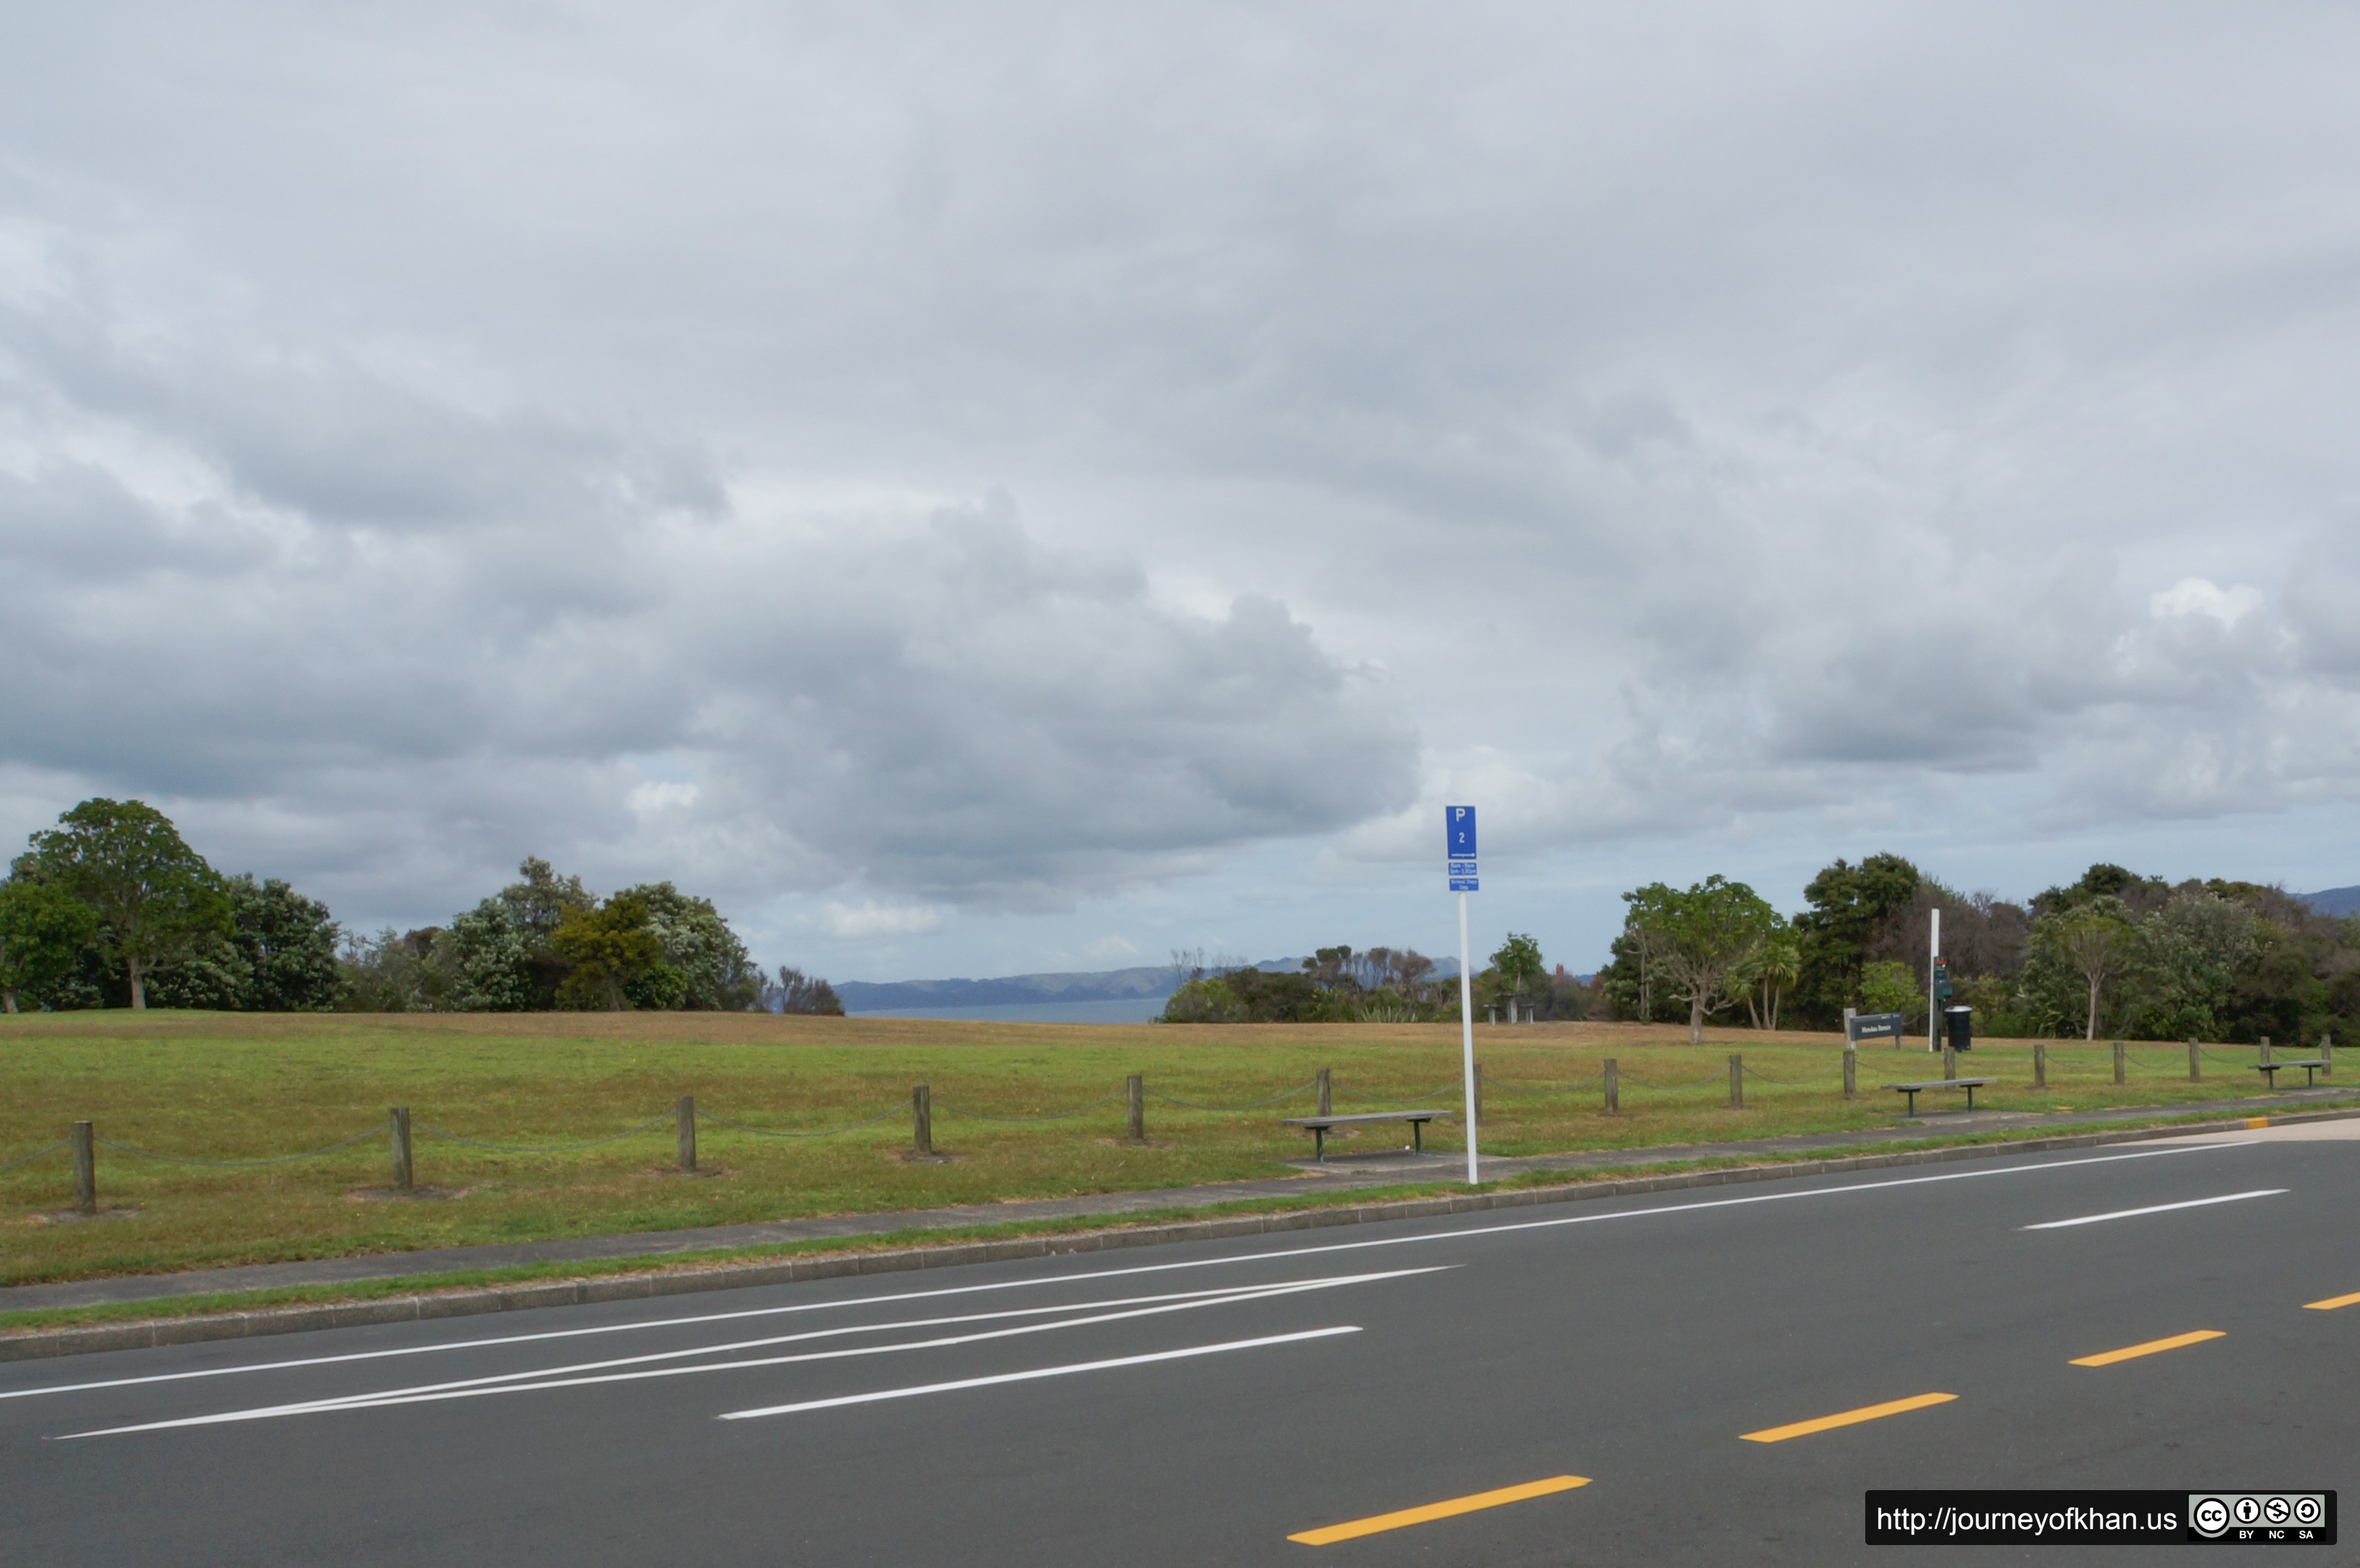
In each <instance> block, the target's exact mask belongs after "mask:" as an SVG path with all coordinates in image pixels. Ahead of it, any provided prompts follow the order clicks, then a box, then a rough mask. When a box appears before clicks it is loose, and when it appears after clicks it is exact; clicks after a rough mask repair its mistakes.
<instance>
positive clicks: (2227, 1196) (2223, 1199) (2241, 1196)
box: [2024, 1187, 2288, 1230]
mask: <svg viewBox="0 0 2360 1568" xmlns="http://www.w3.org/2000/svg"><path fill="white" fill-rule="evenodd" d="M2287 1192H2288V1189H2287V1188H2284V1187H2264V1188H2261V1189H2259V1190H2257V1191H2256V1192H2224V1193H2223V1194H2222V1195H2221V1196H2220V1197H2217V1198H2191V1199H2189V1200H2188V1201H2187V1202H2186V1203H2156V1204H2154V1205H2152V1206H2150V1207H2147V1208H2144V1209H2116V1210H2115V1211H2114V1213H2112V1214H2082V1215H2081V1216H2079V1217H2078V1218H2075V1219H2070V1220H2049V1221H2048V1222H2046V1223H2045V1224H2041V1225H2026V1226H2025V1227H2024V1228H2025V1229H2027V1230H2064V1229H2066V1228H2067V1227H2068V1226H2070V1225H2097V1224H2099V1223H2101V1222H2102V1221H2105V1220H2129V1219H2136V1218H2137V1217H2138V1216H2139V1215H2141V1214H2169V1213H2171V1212H2172V1211H2173V1210H2174V1209H2202V1208H2207V1207H2209V1206H2211V1205H2212V1204H2214V1203H2243V1202H2245V1200H2246V1199H2247V1198H2278V1197H2283V1196H2285V1194H2286V1193H2287Z"/></svg>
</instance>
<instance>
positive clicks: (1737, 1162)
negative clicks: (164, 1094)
mask: <svg viewBox="0 0 2360 1568" xmlns="http://www.w3.org/2000/svg"><path fill="white" fill-rule="evenodd" d="M2354 1103H2355V1104H2360V1102H2354ZM2305 1108H2306V1109H2331V1108H2349V1105H2348V1104H2347V1105H2337V1106H2330V1105H2309V1106H2306V1107H2305ZM2218 1119H2219V1118H2218V1117H2217V1116H2209V1115H2203V1114H2198V1115H2183V1116H2157V1117H2139V1118H2136V1119H2132V1120H2127V1121H2125V1120H2113V1121H2106V1122H2090V1123H2081V1124H2070V1125H2057V1126H2049V1127H2029V1128H2018V1129H2014V1130H2000V1131H1986V1132H1978V1133H1961V1134H1951V1135H1932V1136H1928V1137H1926V1138H1908V1139H1896V1140H1892V1141H1879V1142H1877V1143H1875V1144H1873V1145H1869V1146H1865V1147H1862V1148H1857V1149H1795V1150H1785V1151H1778V1152H1773V1153H1768V1154H1751V1155H1743V1156H1730V1157H1726V1158H1711V1157H1704V1158H1699V1159H1694V1160H1664V1161H1655V1162H1649V1163H1647V1164H1645V1165H1644V1166H1638V1167H1633V1166H1627V1165H1623V1166H1566V1167H1553V1168H1550V1169H1546V1170H1534V1171H1519V1172H1517V1173H1516V1174H1514V1175H1513V1176H1510V1177H1507V1178H1505V1179H1503V1180H1501V1181H1490V1182H1486V1183H1484V1184H1483V1185H1482V1186H1481V1187H1480V1188H1475V1189H1470V1188H1468V1187H1467V1186H1466V1185H1465V1184H1464V1183H1461V1182H1451V1181H1427V1182H1405V1183H1401V1184H1398V1185H1392V1186H1383V1187H1362V1188H1356V1189H1352V1190H1350V1191H1346V1192H1306V1193H1304V1194H1302V1195H1301V1196H1299V1197H1295V1196H1287V1197H1269V1198H1248V1199H1240V1200H1237V1201H1234V1202H1230V1203H1213V1204H1207V1205H1204V1206H1201V1207H1185V1208H1183V1207H1175V1208H1167V1209H1147V1210H1138V1211H1133V1212H1131V1213H1128V1214H1120V1215H1076V1216H1072V1217H1068V1218H1063V1219H1051V1220H1028V1221H1015V1222H1011V1223H1009V1224H1005V1225H965V1226H957V1227H940V1228H913V1229H908V1230H898V1231H890V1232H880V1233H879V1234H876V1235H873V1236H855V1237H844V1236H824V1237H813V1238H810V1239H807V1240H802V1241H791V1242H779V1243H770V1244H766V1245H762V1246H757V1247H726V1248H715V1249H711V1250H706V1251H699V1252H672V1253H660V1254H648V1255H642V1256H639V1257H636V1258H601V1259H592V1260H585V1261H578V1262H566V1261H561V1262H552V1263H536V1264H520V1265H516V1266H512V1267H508V1268H502V1269H466V1270H457V1271H450V1272H442V1273H432V1274H408V1275H399V1276H394V1277H390V1278H387V1279H369V1280H355V1281H344V1282H337V1283H331V1284H320V1285H299V1286H287V1287H281V1288H278V1289H272V1290H241V1291H224V1292H216V1293H212V1294H206V1295H190V1296H176V1297H169V1298H165V1299H162V1300H158V1301H125V1302H109V1303H100V1304H95V1305H91V1306H81V1307H57V1308H49V1309H43V1310H39V1311H33V1312H0V1335H5V1334H20V1333H26V1332H30V1331H34V1330H40V1329H57V1328H74V1327H87V1326H93V1325H97V1324H104V1323H152V1322H156V1321H158V1320H167V1319H175V1318H187V1317H202V1316H206V1315H210V1314H213V1313H220V1312H259V1311H267V1310H268V1309H270V1308H274V1307H292V1306H307V1305H331V1304H347V1303H354V1302H364V1301H383V1300H386V1299H388V1298H392V1297H399V1296H416V1295H432V1294H438V1293H446V1292H452V1291H461V1290H481V1289H485V1288H488V1287H497V1286H501V1285H518V1284H538V1283H549V1282H559V1281H572V1280H585V1279H608V1278H613V1277H616V1276H621V1275H644V1274H661V1273H668V1272H678V1271H684V1270H694V1269H712V1268H717V1267H726V1266H727V1265H730V1264H737V1263H755V1262H769V1261H775V1260H778V1259H781V1258H796V1257H807V1256H816V1255H831V1256H841V1255H848V1254H858V1253H868V1252H890V1251H901V1250H906V1249H910V1248H915V1247H953V1246H958V1245H961V1244H967V1243H974V1242H979V1241H1000V1240H1010V1239H1015V1238H1020V1237H1031V1236H1063V1235H1076V1234H1083V1233H1089V1232H1100V1231H1118V1230H1137V1229H1142V1228H1148V1227H1153V1226H1157V1225H1172V1224H1175V1223H1185V1222H1189V1221H1199V1220H1212V1219H1221V1218H1227V1217H1234V1216H1237V1215H1241V1214H1285V1213H1295V1212H1302V1211H1308V1210H1316V1209H1322V1208H1337V1207H1352V1206H1359V1205H1362V1204H1371V1203H1398V1202H1403V1201H1405V1200H1411V1199H1418V1198H1431V1197H1450V1196H1457V1195H1460V1194H1464V1193H1466V1192H1470V1191H1474V1192H1509V1191H1521V1190H1527V1189H1532V1188H1547V1187H1570V1186H1585V1185H1591V1184H1598V1183H1603V1182H1610V1181H1625V1180H1630V1179H1633V1178H1642V1177H1650V1176H1668V1175H1684V1174H1689V1173H1693V1172H1698V1171H1721V1170H1743V1169H1747V1168H1759V1167H1776V1166H1781V1165H1794V1164H1805V1163H1808V1162H1811V1161H1814V1160H1830V1159H1845V1158H1850V1157H1852V1156H1854V1155H1881V1154H1895V1153H1907V1152H1915V1151H1921V1150H1928V1149H1957V1148H1967V1147H1975V1146H1983V1145H2005V1144H2011V1143H2025V1142H2030V1141H2034V1140H2037V1139H2041V1138H2069V1137H2074V1136H2078V1135H2081V1134H2086V1133H2092V1132H2101V1131H2107V1132H2121V1131H2130V1130H2137V1129H2142V1128H2156V1127H2174V1126H2181V1125H2189V1124H2195V1123H2202V1122H2208V1121H2217V1120H2218Z"/></svg>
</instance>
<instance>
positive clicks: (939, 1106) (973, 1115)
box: [934, 1094, 1124, 1123]
mask: <svg viewBox="0 0 2360 1568" xmlns="http://www.w3.org/2000/svg"><path fill="white" fill-rule="evenodd" d="M1123 1097H1124V1096H1123V1095H1122V1094H1109V1095H1107V1096H1106V1097H1105V1098H1104V1099H1102V1100H1092V1101H1091V1102H1090V1103H1089V1104H1088V1105H1076V1106H1075V1107H1074V1108H1073V1109H1072V1110H1070V1111H1052V1112H1050V1113H1049V1114H1048V1115H1047V1116H989V1115H987V1114H986V1113H984V1112H982V1111H963V1110H961V1109H959V1108H958V1107H957V1106H956V1105H945V1103H944V1102H942V1101H940V1100H936V1101H934V1109H936V1110H938V1111H946V1112H948V1113H949V1114H950V1115H952V1116H966V1117H968V1118H969V1119H971V1120H974V1121H978V1122H1009V1123H1017V1122H1062V1121H1067V1120H1070V1119H1071V1118H1073V1117H1075V1116H1080V1115H1082V1114H1083V1113H1084V1112H1085V1111H1095V1110H1097V1109H1098V1107H1099V1106H1100V1105H1112V1104H1114V1103H1115V1102H1116V1101H1117V1100H1120V1099H1122V1098H1123Z"/></svg>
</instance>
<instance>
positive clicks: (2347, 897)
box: [2295, 887, 2360, 915]
mask: <svg viewBox="0 0 2360 1568" xmlns="http://www.w3.org/2000/svg"><path fill="white" fill-rule="evenodd" d="M2295 897H2296V898H2300V899H2301V900H2302V901H2303V902H2304V903H2306V904H2309V905H2310V906H2311V908H2312V909H2317V910H2318V911H2319V912H2320V913H2321V914H2322V915H2360V887H2330V888H2328V889H2327V890H2326V891H2325V892H2323V893H2297V894H2296V895H2295Z"/></svg>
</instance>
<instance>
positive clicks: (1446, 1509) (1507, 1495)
mask: <svg viewBox="0 0 2360 1568" xmlns="http://www.w3.org/2000/svg"><path fill="white" fill-rule="evenodd" d="M1589 1485H1590V1477H1589V1476H1587V1475H1552V1476H1550V1477H1549V1478H1548V1479H1547V1480H1546V1481H1527V1482H1525V1483H1524V1485H1523V1486H1502V1487H1501V1488H1500V1489H1499V1490H1498V1491H1496V1492H1477V1493H1475V1494H1473V1495H1472V1496H1470V1497H1453V1498H1451V1499H1450V1500H1449V1501H1448V1502H1443V1503H1428V1504H1426V1506H1425V1507H1424V1508H1404V1509H1402V1510H1401V1511H1400V1512H1399V1513H1391V1514H1376V1515H1373V1516H1371V1517H1370V1518H1368V1519H1351V1520H1348V1521H1347V1522H1345V1523H1343V1524H1331V1525H1329V1526H1327V1528H1326V1529H1325V1530H1304V1531H1302V1532H1301V1533H1300V1534H1296V1535H1290V1536H1288V1537H1287V1538H1286V1539H1287V1540H1289V1541H1301V1542H1302V1543H1303V1544H1304V1545H1306V1546H1326V1545H1328V1544H1329V1543H1331V1542H1333V1541H1351V1540H1353V1539H1355V1538H1356V1537H1359V1536H1363V1535H1375V1534H1377V1533H1378V1532H1379V1531H1381V1530H1399V1529H1401V1528H1402V1527H1403V1526H1404V1525H1409V1524H1424V1523H1426V1520H1428V1519H1448V1518H1450V1517H1451V1516H1452V1515H1453V1514H1471V1513H1474V1512H1476V1511H1477V1510H1478V1509H1480V1508H1498V1507H1499V1506H1500V1505H1501V1504H1502V1503H1521V1502H1523V1501H1524V1499H1525V1498H1526V1497H1547V1496H1548V1495H1549V1494H1550V1493H1551V1492H1570V1491H1572V1490H1573V1489H1574V1488H1575V1487H1576V1486H1589Z"/></svg>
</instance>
